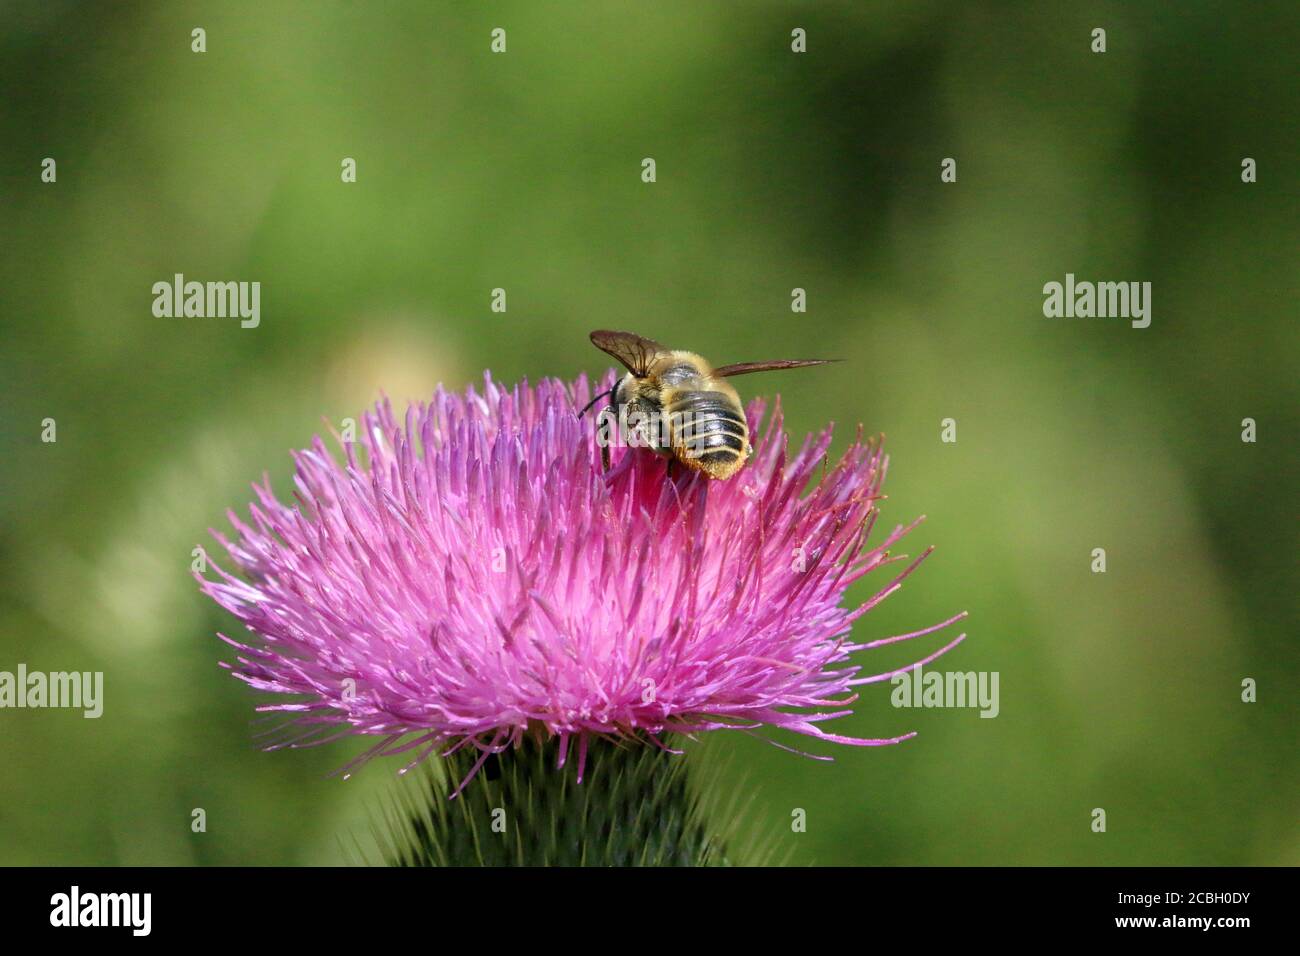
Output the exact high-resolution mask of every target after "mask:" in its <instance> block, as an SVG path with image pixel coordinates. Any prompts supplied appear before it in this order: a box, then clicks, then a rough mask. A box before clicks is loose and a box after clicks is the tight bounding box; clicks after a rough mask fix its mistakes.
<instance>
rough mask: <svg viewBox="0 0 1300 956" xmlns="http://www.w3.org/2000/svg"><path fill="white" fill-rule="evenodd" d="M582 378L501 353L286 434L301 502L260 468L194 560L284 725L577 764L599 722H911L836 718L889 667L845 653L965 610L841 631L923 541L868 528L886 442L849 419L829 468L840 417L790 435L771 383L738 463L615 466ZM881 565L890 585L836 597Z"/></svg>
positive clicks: (639, 453) (305, 731) (817, 728)
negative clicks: (298, 439)
mask: <svg viewBox="0 0 1300 956" xmlns="http://www.w3.org/2000/svg"><path fill="white" fill-rule="evenodd" d="M611 381H612V379H610V378H607V380H606V381H605V382H604V384H603V386H602V387H608V385H609V384H610V383H611ZM590 398H591V389H590V387H589V385H588V383H587V381H586V380H585V378H579V379H578V380H577V381H576V382H574V383H572V384H565V383H563V382H560V381H557V380H546V381H543V382H541V383H540V384H538V385H536V386H531V385H528V384H527V383H525V384H520V385H516V386H514V387H513V388H508V387H503V386H501V385H499V384H497V383H495V382H493V381H492V379H491V377H490V376H487V377H485V382H484V385H483V387H482V389H481V390H479V389H473V388H471V389H469V390H467V391H466V392H465V393H464V394H454V393H451V392H447V391H444V390H443V389H441V388H439V389H438V390H437V392H435V394H434V396H433V398H432V400H431V401H430V402H428V403H427V404H425V403H420V404H415V405H412V406H411V407H409V408H408V409H407V410H406V413H405V416H404V417H402V418H399V417H398V416H397V415H396V414H395V413H394V411H393V408H392V405H391V404H390V403H389V402H388V401H387V400H385V401H382V402H380V403H379V404H378V405H377V406H376V407H375V408H374V409H373V410H371V411H369V412H367V413H366V414H365V415H364V416H363V418H362V421H361V422H360V425H359V428H358V431H359V435H358V436H357V440H356V441H354V442H353V441H345V442H341V445H342V447H341V451H340V452H338V453H336V454H332V453H331V451H330V450H329V448H327V446H326V443H325V442H324V441H323V440H322V439H321V438H319V437H317V438H315V439H314V440H313V442H312V444H311V447H310V448H308V449H306V450H303V451H300V452H298V453H296V454H295V456H294V458H295V462H296V470H295V475H294V479H293V481H294V486H295V491H294V495H293V497H294V499H295V503H294V504H292V505H291V504H288V503H285V502H282V501H280V500H279V499H278V498H277V497H276V496H275V494H274V493H273V492H272V490H271V487H270V482H269V479H266V480H264V483H263V484H261V485H255V486H254V489H255V492H256V501H255V502H253V503H252V504H251V505H250V506H249V517H248V519H247V520H243V519H241V518H240V517H239V516H237V515H236V514H234V513H233V512H231V513H228V515H229V520H230V522H231V524H232V526H233V527H234V529H235V531H236V532H237V534H236V535H235V536H234V537H233V538H227V536H225V535H222V534H221V533H219V532H216V531H214V532H213V534H214V535H215V536H216V537H217V538H218V540H219V541H220V542H221V543H222V544H223V545H224V547H225V549H226V551H227V552H228V554H229V556H230V559H231V561H232V562H233V565H234V568H232V569H231V570H230V571H228V570H226V569H224V568H222V567H220V566H219V565H218V563H217V562H215V561H212V562H210V564H211V566H212V568H213V570H214V572H215V576H214V577H209V578H205V577H199V581H200V584H201V588H202V590H203V591H204V592H205V593H207V594H208V595H209V596H211V597H212V598H213V599H214V600H215V601H216V602H217V603H219V604H220V605H221V606H222V607H224V608H225V609H226V610H228V611H229V612H230V613H232V614H233V615H234V616H235V617H236V618H238V619H239V620H240V622H241V623H243V624H244V625H245V627H246V628H247V630H248V631H249V632H251V637H247V638H245V639H244V640H236V639H234V638H231V637H227V636H226V635H222V638H223V639H224V640H226V641H227V642H228V643H230V644H231V645H233V646H234V647H235V648H236V650H237V656H236V660H235V661H234V663H230V664H226V665H224V666H226V667H228V668H229V669H230V670H231V671H232V672H233V673H234V675H235V676H236V677H238V678H239V679H241V680H243V681H245V682H246V683H248V684H249V685H250V686H252V687H253V688H256V689H257V690H259V691H264V692H267V693H269V694H271V695H273V697H272V699H271V701H270V702H269V703H266V704H264V705H263V706H262V707H261V708H260V709H261V710H264V711H271V712H280V713H282V714H285V715H288V725H287V726H285V727H282V728H281V731H285V730H287V731H288V732H289V734H288V735H287V736H285V737H284V738H283V739H278V740H277V741H276V742H275V743H273V744H272V746H273V747H279V746H303V745H307V744H313V743H322V742H324V741H326V740H332V739H335V738H337V737H340V736H344V735H346V734H349V733H362V734H369V735H376V736H377V737H378V742H377V743H376V744H375V746H373V747H371V748H370V749H369V750H368V751H366V752H365V753H364V754H363V755H362V756H361V757H360V758H358V761H354V763H356V762H359V761H360V760H364V759H366V758H368V757H371V756H375V755H377V754H396V753H405V754H407V755H408V757H409V760H410V762H409V764H408V767H409V766H414V765H415V764H417V763H418V762H419V761H420V760H422V759H423V758H425V757H427V756H428V755H430V754H432V753H434V752H435V751H437V750H439V749H441V750H443V751H452V750H457V749H461V748H466V747H470V748H474V749H475V750H476V751H477V752H478V753H479V754H480V755H481V757H482V758H484V759H485V758H486V757H487V756H488V755H489V754H492V753H496V752H500V751H502V750H504V749H506V748H509V747H513V746H517V745H519V744H520V743H522V742H523V740H524V739H525V737H526V736H537V737H544V738H546V739H552V738H554V739H556V740H557V742H558V744H559V746H558V753H559V762H560V763H561V764H563V763H564V761H565V760H566V758H567V756H568V754H569V752H570V749H571V745H573V748H574V749H575V750H576V759H577V761H578V764H579V767H578V771H579V776H581V773H582V765H583V763H584V762H585V756H586V747H587V743H588V741H589V740H590V739H591V738H592V737H593V736H606V737H615V738H623V737H634V736H635V737H644V738H646V739H649V740H652V741H656V742H660V741H661V738H662V737H663V736H664V735H666V734H670V733H673V732H681V733H688V734H689V733H695V732H700V731H709V730H720V729H727V728H730V729H742V730H746V731H750V732H754V731H759V730H762V729H764V728H781V729H784V730H788V731H793V732H795V733H799V734H804V735H807V736H809V737H816V738H820V739H822V740H826V741H833V742H835V743H840V744H854V745H876V744H889V743H896V742H897V741H899V740H903V739H906V737H896V738H883V739H860V738H855V737H846V736H841V735H837V734H833V733H830V732H827V731H826V730H823V729H822V724H823V723H824V722H825V721H828V720H832V719H834V718H836V717H842V716H844V715H847V714H849V713H850V710H849V705H850V704H851V703H852V702H853V701H854V700H855V699H856V694H855V691H854V688H855V687H856V686H858V685H862V684H869V683H873V682H876V681H882V680H887V679H888V678H890V677H891V676H893V674H895V673H899V671H888V672H885V673H878V674H867V675H863V674H862V673H861V669H860V667H859V666H858V665H856V664H854V663H851V662H850V656H851V655H852V654H854V653H855V652H857V651H863V650H867V649H869V648H872V647H876V646H879V645H882V644H886V643H892V642H895V641H902V640H905V639H908V638H912V637H918V636H922V635H926V634H930V633H933V632H935V631H938V630H940V629H941V628H944V627H946V626H948V625H950V624H952V623H953V622H955V621H956V620H958V619H960V618H961V617H962V616H964V615H957V616H956V617H954V618H952V619H950V620H948V621H944V622H942V623H940V624H936V625H934V626H932V627H928V628H925V629H923V630H919V631H916V632H913V633H910V634H902V635H898V636H896V637H889V638H884V639H879V640H874V641H870V642H867V643H853V642H851V640H850V637H849V635H850V629H851V627H852V625H853V623H854V622H855V621H856V620H857V619H858V618H860V617H862V616H863V615H864V614H866V612H867V611H869V610H870V609H871V608H873V607H875V606H876V605H877V604H878V603H879V602H880V601H881V600H883V599H884V598H885V597H886V596H887V595H888V594H890V593H891V592H892V591H893V590H895V589H897V588H898V586H899V583H900V582H901V581H902V579H903V578H904V577H906V576H907V575H908V574H909V573H911V571H912V570H913V569H914V568H915V567H916V566H917V564H919V563H920V561H921V560H922V559H923V558H924V557H925V554H922V555H921V556H920V557H918V558H917V559H916V560H914V561H911V562H910V563H902V559H899V558H896V557H891V556H890V549H891V548H892V547H893V546H894V545H895V544H896V543H897V542H898V541H899V539H900V538H901V537H903V535H904V534H906V533H907V531H908V530H910V527H903V526H898V527H895V528H893V529H892V530H891V531H889V532H888V533H886V534H884V535H883V536H881V538H880V540H879V541H878V542H877V543H876V544H874V545H870V544H869V542H868V538H869V536H870V535H871V533H872V530H873V527H874V525H875V524H876V520H877V516H878V514H879V512H878V511H877V509H876V507H875V503H876V501H877V499H878V498H879V497H880V489H881V482H882V480H883V478H884V475H885V466H886V458H885V456H884V454H883V452H882V450H881V447H880V445H879V443H876V442H864V441H863V440H862V437H861V432H860V431H859V435H858V438H857V440H855V441H854V442H853V443H852V444H851V445H850V447H849V448H848V450H847V451H845V452H844V454H843V456H842V457H841V458H840V459H839V461H838V463H837V464H835V465H834V466H833V467H829V468H827V463H826V461H825V455H826V452H827V449H828V447H829V445H830V442H831V432H830V429H829V428H827V429H826V430H825V431H823V432H822V433H821V434H819V435H816V436H809V437H807V438H805V439H804V441H803V443H802V444H801V445H800V447H799V448H798V450H797V451H795V452H793V454H792V453H791V450H790V449H789V447H788V442H787V438H786V435H785V432H784V431H783V428H782V417H781V412H780V409H779V407H778V408H777V409H776V410H775V412H774V414H773V415H772V416H771V417H770V418H769V420H768V421H767V424H766V426H763V425H762V424H761V420H762V418H763V404H762V402H759V401H756V402H754V403H752V404H751V405H750V407H749V408H748V410H747V414H748V416H749V421H750V427H751V433H752V434H753V435H754V436H755V438H754V449H755V450H754V455H753V458H752V459H751V461H750V462H749V464H748V465H747V466H746V467H745V468H744V469H743V470H742V471H741V472H740V473H739V474H737V475H736V476H734V477H733V478H731V479H729V480H727V481H721V482H708V481H706V480H705V479H704V478H703V477H701V476H699V475H695V474H690V473H683V474H678V475H676V476H675V477H669V476H668V475H667V474H666V469H665V466H664V461H663V459H661V458H657V457H656V456H654V455H653V454H650V453H648V452H646V451H644V450H632V449H625V450H623V451H622V457H619V455H618V453H617V452H616V454H615V460H614V466H613V468H612V469H611V470H610V471H608V472H606V471H604V469H603V468H602V465H601V455H600V448H599V447H598V445H597V440H596V435H595V430H594V428H593V425H592V422H591V419H589V418H588V419H580V418H578V416H577V410H578V409H580V408H582V407H583V406H584V405H585V404H586V403H587V402H588V400H589V399H590ZM823 472H824V473H823ZM927 553H928V552H927ZM878 570H880V571H881V574H880V575H879V577H880V582H881V583H880V586H879V588H878V589H877V590H876V593H875V594H874V595H873V596H872V597H870V598H869V599H868V600H867V601H866V602H865V603H863V604H861V605H859V606H857V607H846V606H844V597H845V591H846V590H847V589H848V587H849V585H851V584H852V583H853V582H854V581H856V580H858V579H859V578H861V577H863V576H864V575H867V574H868V573H870V572H873V571H878ZM234 572H237V573H234ZM963 636H964V635H963ZM961 639H962V638H961V637H958V638H957V639H956V640H954V641H952V642H951V643H950V644H948V645H946V646H945V647H943V648H941V649H940V650H939V651H938V652H937V653H936V654H933V655H931V656H930V657H928V658H926V659H925V660H923V661H920V662H919V663H926V662H928V661H929V660H932V659H933V658H934V657H937V656H938V654H940V653H943V652H944V651H946V650H948V649H949V648H951V647H952V646H954V645H955V644H956V643H957V642H958V641H960V640H961ZM913 666H915V665H913ZM906 736H911V735H910V734H908V735H906ZM480 762H481V761H480ZM350 766H351V765H350ZM345 769H347V768H345Z"/></svg>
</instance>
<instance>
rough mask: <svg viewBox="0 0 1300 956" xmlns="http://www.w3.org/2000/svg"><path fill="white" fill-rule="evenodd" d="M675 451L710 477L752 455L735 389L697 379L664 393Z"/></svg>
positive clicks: (722, 474)
mask: <svg viewBox="0 0 1300 956" xmlns="http://www.w3.org/2000/svg"><path fill="white" fill-rule="evenodd" d="M663 398H664V399H665V401H664V411H665V412H667V413H668V416H669V422H670V423H671V426H672V440H673V455H674V457H676V458H677V460H678V461H680V462H681V463H682V464H684V465H686V466H688V467H690V468H694V469H695V470H697V471H702V472H704V473H705V474H706V475H708V476H709V477H710V478H728V477H730V476H731V475H733V474H735V473H736V472H737V471H739V470H740V469H741V468H742V467H743V466H744V464H745V462H746V460H747V459H748V458H749V451H750V448H749V428H748V427H747V426H746V424H745V412H744V410H743V409H742V408H741V407H740V398H739V396H737V395H736V390H735V389H733V388H732V387H731V386H730V385H728V384H727V383H725V382H720V381H718V380H717V379H713V380H709V379H696V380H695V381H693V382H690V383H686V384H684V387H682V388H680V389H674V390H672V391H671V392H670V393H669V394H667V395H664V396H663Z"/></svg>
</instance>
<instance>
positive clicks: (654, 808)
mask: <svg viewBox="0 0 1300 956" xmlns="http://www.w3.org/2000/svg"><path fill="white" fill-rule="evenodd" d="M556 756H557V753H556V746H555V743H554V742H553V741H551V742H548V743H545V744H540V745H539V744H537V743H535V742H532V741H529V742H528V743H526V744H525V745H524V746H523V747H521V748H520V749H518V750H510V751H507V752H505V753H502V754H500V755H497V756H493V757H490V758H489V759H488V761H487V763H485V765H484V766H483V767H482V768H481V769H480V770H479V772H478V773H477V774H476V775H475V777H474V779H473V780H471V781H470V783H469V785H468V786H466V787H465V789H464V790H463V791H462V792H461V794H460V795H459V796H457V797H456V799H454V800H449V799H448V796H449V795H450V793H451V792H452V791H453V790H454V789H455V787H456V786H457V785H458V784H459V783H460V781H461V780H463V779H464V778H465V776H466V775H467V774H468V773H469V770H470V768H471V766H472V764H473V761H474V760H475V759H477V754H475V753H472V752H469V753H465V752H462V753H458V754H455V755H453V756H452V757H449V758H447V760H445V761H443V762H439V761H427V762H426V766H427V768H428V769H427V770H425V771H423V772H422V774H421V776H420V778H419V779H418V780H413V781H408V782H407V783H409V784H413V785H414V786H404V787H402V788H401V790H400V792H399V794H398V796H397V798H396V799H395V801H394V802H393V804H392V805H390V806H389V807H387V808H385V811H384V817H385V819H384V821H383V825H382V827H381V828H377V829H376V834H375V835H376V839H377V841H378V843H379V849H380V853H381V855H382V858H383V862H385V863H387V864H388V865H390V866H718V865H726V864H727V863H728V860H727V859H726V858H725V857H724V852H723V847H722V841H721V839H720V837H719V836H718V834H717V833H716V832H715V831H714V830H713V829H712V828H710V827H709V826H708V824H707V823H706V822H705V820H704V819H703V817H704V814H703V813H702V811H701V802H700V799H699V797H698V795H697V794H696V793H695V792H694V791H693V789H692V788H691V787H690V786H688V782H687V777H686V761H685V759H684V758H683V757H681V756H679V755H675V754H671V753H666V752H664V751H662V750H660V749H659V748H658V747H655V746H654V745H652V744H646V743H642V742H640V741H627V742H622V743H612V742H608V741H603V740H599V739H596V740H593V741H592V743H591V746H590V748H589V750H588V754H587V766H586V773H585V774H584V777H583V781H582V783H578V782H577V773H576V769H575V766H574V764H575V761H574V759H573V755H572V753H571V754H570V760H569V763H568V765H567V766H565V767H563V768H562V769H558V770H557V769H556V766H555V763H556Z"/></svg>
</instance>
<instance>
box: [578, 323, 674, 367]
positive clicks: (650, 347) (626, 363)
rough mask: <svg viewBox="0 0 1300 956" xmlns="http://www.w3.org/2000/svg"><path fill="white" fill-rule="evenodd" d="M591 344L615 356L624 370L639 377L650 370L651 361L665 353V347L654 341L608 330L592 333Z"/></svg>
mask: <svg viewBox="0 0 1300 956" xmlns="http://www.w3.org/2000/svg"><path fill="white" fill-rule="evenodd" d="M591 344H592V345H594V346H596V348H598V349H600V350H601V351H602V352H608V353H609V354H610V355H612V356H614V358H616V359H618V360H619V361H620V362H621V363H623V367H624V368H626V369H627V370H628V371H629V372H631V373H632V374H633V375H636V376H638V377H640V376H643V375H645V374H646V371H647V370H648V369H649V368H650V362H651V360H652V359H653V358H654V357H655V356H656V355H658V354H659V353H660V352H663V351H665V349H664V347H663V346H662V345H660V344H659V343H658V342H656V341H655V340H654V339H647V338H644V337H642V336H640V335H637V334H635V333H633V332H611V331H609V330H607V329H597V330H596V331H595V332H592V333H591Z"/></svg>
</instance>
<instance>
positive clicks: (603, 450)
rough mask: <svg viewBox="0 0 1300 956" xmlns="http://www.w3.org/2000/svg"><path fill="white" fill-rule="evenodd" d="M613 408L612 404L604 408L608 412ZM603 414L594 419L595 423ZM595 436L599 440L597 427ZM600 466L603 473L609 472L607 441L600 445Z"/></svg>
mask: <svg viewBox="0 0 1300 956" xmlns="http://www.w3.org/2000/svg"><path fill="white" fill-rule="evenodd" d="M613 407H614V404H613V402H611V403H610V404H608V405H606V406H605V411H609V410H610V409H612V408H613ZM604 414H605V412H601V413H600V415H598V416H597V417H596V421H598V422H599V421H600V419H601V417H603V416H604ZM596 436H597V438H599V436H600V428H599V426H598V427H597V429H596ZM600 464H601V467H602V468H603V469H604V470H605V471H609V442H608V441H603V442H601V443H600Z"/></svg>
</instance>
